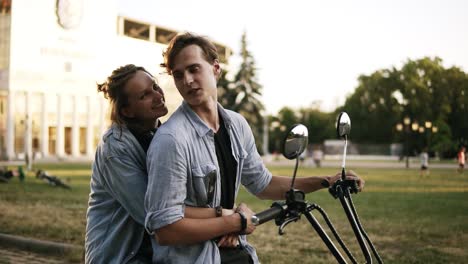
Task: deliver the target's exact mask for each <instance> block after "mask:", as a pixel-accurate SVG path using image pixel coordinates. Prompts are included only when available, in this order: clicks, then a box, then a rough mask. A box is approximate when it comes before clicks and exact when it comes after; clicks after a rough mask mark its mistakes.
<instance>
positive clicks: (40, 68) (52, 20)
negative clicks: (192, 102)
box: [0, 0, 231, 160]
mask: <svg viewBox="0 0 468 264" xmlns="http://www.w3.org/2000/svg"><path fill="white" fill-rule="evenodd" d="M0 1H1V4H0V5H1V6H0V7H1V10H0V11H1V12H0V159H1V160H15V159H29V158H34V159H41V158H42V159H46V158H71V159H74V158H92V157H93V156H94V151H95V148H96V145H97V143H98V142H99V139H100V136H101V135H102V133H103V132H104V131H105V129H106V128H107V127H108V125H109V123H108V121H107V120H108V118H107V117H108V112H107V106H108V102H107V100H105V99H104V98H103V97H102V94H98V93H97V90H96V83H98V82H102V81H104V80H105V78H106V77H107V76H108V75H109V74H110V73H111V72H112V70H114V69H115V68H117V67H118V66H121V65H125V64H129V63H132V64H136V65H141V66H144V67H145V68H146V69H147V70H149V71H150V72H151V73H153V75H154V76H155V77H156V78H157V79H158V82H159V83H160V85H161V86H162V87H163V89H164V91H165V93H166V99H167V104H168V108H169V110H170V113H172V112H173V111H174V110H175V109H176V108H177V106H178V105H179V104H180V102H181V101H182V98H181V97H180V95H179V94H178V92H177V90H176V88H175V87H174V85H173V82H172V80H171V78H169V76H168V75H167V74H164V73H161V72H160V71H161V69H160V67H159V64H160V63H161V62H162V57H161V54H162V51H163V50H164V48H165V47H166V45H167V43H168V42H169V41H170V39H171V38H172V37H173V36H174V35H175V34H177V31H175V30H172V29H168V28H163V27H159V26H157V25H155V24H152V23H147V22H143V21H137V20H134V19H132V18H128V17H123V16H120V15H119V11H118V10H117V6H116V3H115V1H114V0H99V1H92V0H41V1H37V0H0ZM217 47H218V51H219V52H220V59H221V61H222V62H223V63H227V60H228V58H229V56H230V54H231V51H230V50H229V48H227V47H226V46H224V45H221V44H217Z"/></svg>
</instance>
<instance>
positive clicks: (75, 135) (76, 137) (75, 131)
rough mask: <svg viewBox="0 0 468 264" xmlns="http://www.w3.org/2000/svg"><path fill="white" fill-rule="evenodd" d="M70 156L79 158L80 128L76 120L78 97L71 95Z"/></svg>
mask: <svg viewBox="0 0 468 264" xmlns="http://www.w3.org/2000/svg"><path fill="white" fill-rule="evenodd" d="M71 137H72V138H71V139H72V145H71V147H72V156H73V157H75V158H76V157H79V156H80V126H79V120H78V95H73V112H72V135H71Z"/></svg>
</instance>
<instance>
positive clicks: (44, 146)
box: [41, 93, 49, 157]
mask: <svg viewBox="0 0 468 264" xmlns="http://www.w3.org/2000/svg"><path fill="white" fill-rule="evenodd" d="M41 110H42V112H41V154H42V157H47V156H49V123H48V122H47V117H48V112H47V94H46V93H43V94H42V109H41Z"/></svg>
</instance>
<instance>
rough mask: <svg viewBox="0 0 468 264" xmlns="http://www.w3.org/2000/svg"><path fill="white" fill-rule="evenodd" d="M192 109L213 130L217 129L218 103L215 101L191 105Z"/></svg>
mask: <svg viewBox="0 0 468 264" xmlns="http://www.w3.org/2000/svg"><path fill="white" fill-rule="evenodd" d="M192 110H193V111H194V112H195V113H196V114H197V115H198V116H199V117H200V119H201V120H203V122H205V124H207V125H208V127H210V128H211V129H212V130H213V131H214V132H217V131H218V129H219V116H218V103H217V102H216V101H214V102H210V103H209V104H205V105H200V106H197V107H192Z"/></svg>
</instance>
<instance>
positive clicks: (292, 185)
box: [291, 155, 299, 190]
mask: <svg viewBox="0 0 468 264" xmlns="http://www.w3.org/2000/svg"><path fill="white" fill-rule="evenodd" d="M298 165H299V155H298V156H297V158H296V167H294V174H293V178H292V181H291V190H292V189H294V181H295V180H296V173H297V166H298Z"/></svg>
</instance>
